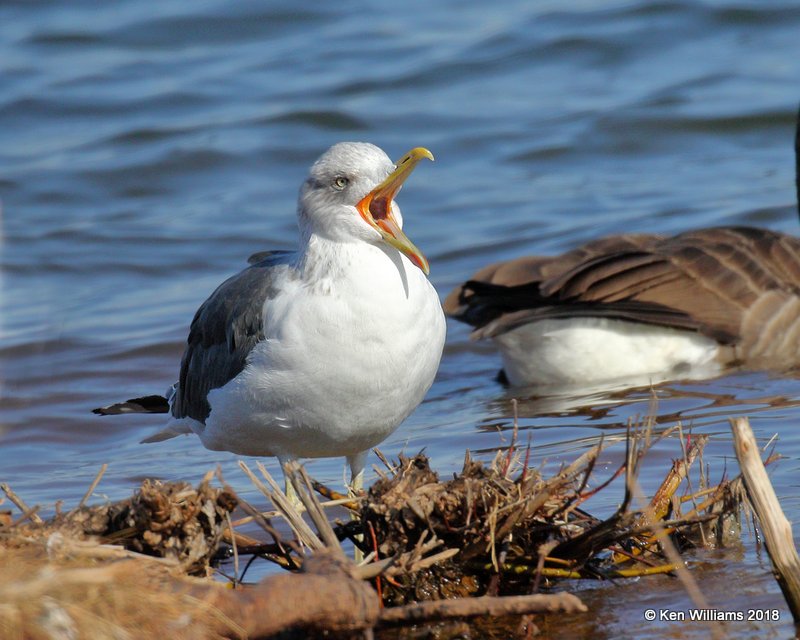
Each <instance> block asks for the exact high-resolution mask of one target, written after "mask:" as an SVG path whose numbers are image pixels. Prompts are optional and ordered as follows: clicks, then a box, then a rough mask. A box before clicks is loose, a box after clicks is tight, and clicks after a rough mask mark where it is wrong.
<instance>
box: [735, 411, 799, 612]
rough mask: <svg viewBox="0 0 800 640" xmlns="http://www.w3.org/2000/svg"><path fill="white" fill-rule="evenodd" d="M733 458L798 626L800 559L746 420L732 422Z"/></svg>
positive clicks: (738, 419) (784, 595)
mask: <svg viewBox="0 0 800 640" xmlns="http://www.w3.org/2000/svg"><path fill="white" fill-rule="evenodd" d="M731 429H732V431H733V441H734V446H735V447H736V457H737V458H738V459H739V466H740V467H741V469H742V476H743V477H744V486H745V488H746V489H747V495H748V497H749V498H750V503H751V504H752V505H753V510H754V511H755V513H756V515H757V516H758V521H759V523H760V524H761V531H762V532H763V533H764V544H765V546H766V547H767V553H768V554H769V557H770V560H772V566H773V567H774V568H775V573H776V577H777V580H778V584H779V585H780V587H781V591H782V592H783V597H784V598H786V603H787V604H788V605H789V609H790V610H791V612H792V616H793V617H794V620H795V623H798V622H800V558H799V557H798V555H797V549H795V546H794V537H793V536H792V525H791V524H790V523H789V521H788V520H787V519H786V516H785V515H784V513H783V510H782V509H781V505H780V502H778V498H777V496H776V495H775V489H773V487H772V483H771V482H770V481H769V476H768V475H767V472H766V470H765V469H764V465H763V463H762V462H761V457H760V456H759V454H758V444H757V443H756V439H755V436H754V435H753V430H752V429H751V428H750V422H749V420H748V419H747V418H733V419H731Z"/></svg>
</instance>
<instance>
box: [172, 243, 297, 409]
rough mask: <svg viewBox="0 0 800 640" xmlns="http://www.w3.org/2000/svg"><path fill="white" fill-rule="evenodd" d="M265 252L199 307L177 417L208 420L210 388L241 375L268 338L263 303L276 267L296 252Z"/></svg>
mask: <svg viewBox="0 0 800 640" xmlns="http://www.w3.org/2000/svg"><path fill="white" fill-rule="evenodd" d="M262 255H263V258H262V259H261V261H260V262H256V263H254V264H252V265H251V266H250V267H248V268H247V269H245V270H244V271H241V272H240V273H238V274H236V275H235V276H233V277H231V278H228V279H227V280H226V281H225V282H223V283H222V284H221V285H220V286H219V287H217V289H216V290H215V291H214V293H212V294H211V295H210V296H209V297H208V299H207V300H206V301H205V302H204V303H203V304H202V305H200V308H199V309H198V310H197V313H196V314H195V316H194V320H192V325H191V328H190V330H189V338H188V341H187V345H186V350H185V351H184V353H183V359H182V361H181V372H180V377H179V379H178V387H177V389H176V392H175V397H174V399H173V403H172V415H173V416H174V417H175V418H185V417H189V418H194V419H195V420H197V421H199V422H202V423H205V420H206V418H208V414H209V413H210V412H211V407H210V405H209V403H208V399H207V396H208V392H209V391H211V390H212V389H217V388H219V387H222V386H225V384H227V383H228V382H229V381H230V380H232V379H233V378H235V377H236V376H237V375H239V373H241V371H242V370H243V369H244V367H245V364H246V363H247V357H248V356H249V354H250V351H252V349H253V347H254V346H255V345H256V344H257V343H258V342H259V341H260V340H263V339H264V333H263V328H264V325H263V313H264V303H265V302H266V301H267V299H268V298H270V297H272V295H273V290H274V275H275V270H276V268H280V265H282V264H285V263H286V262H287V261H288V257H289V256H290V255H291V254H290V253H289V252H285V251H274V252H269V253H268V254H262Z"/></svg>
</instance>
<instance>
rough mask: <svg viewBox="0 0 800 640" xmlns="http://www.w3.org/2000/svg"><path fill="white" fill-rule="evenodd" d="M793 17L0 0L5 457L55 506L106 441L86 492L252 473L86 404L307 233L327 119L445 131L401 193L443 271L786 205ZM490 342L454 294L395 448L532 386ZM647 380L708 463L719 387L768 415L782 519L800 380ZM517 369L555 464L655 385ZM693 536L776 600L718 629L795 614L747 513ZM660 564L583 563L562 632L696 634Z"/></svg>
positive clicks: (154, 361)
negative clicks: (576, 602) (704, 536)
mask: <svg viewBox="0 0 800 640" xmlns="http://www.w3.org/2000/svg"><path fill="white" fill-rule="evenodd" d="M798 33H800V6H798V5H797V3H795V2H768V1H767V2H760V3H750V4H746V3H734V2H730V1H723V0H716V1H709V2H692V1H686V2H677V1H669V0H667V1H664V2H644V1H642V0H638V1H633V2H610V1H609V2H602V1H600V0H597V1H589V0H583V1H579V0H576V1H574V2H549V1H544V2H536V3H530V2H506V3H490V4H487V3H460V2H439V3H430V2H417V1H414V0H412V1H410V2H404V3H389V4H382V3H364V2H349V1H347V0H345V1H344V2H338V3H324V4H323V3H302V2H297V1H296V0H295V1H293V2H283V3H281V2H272V3H257V2H239V3H229V2H221V1H213V0H205V1H201V2H195V3H184V2H176V1H167V2H160V3H148V2H141V1H133V0H128V1H125V0H123V1H121V2H116V3H107V4H100V5H98V4H97V3H93V2H70V3H67V2H57V1H47V0H42V1H38V2H13V1H12V2H4V3H2V4H0V197H1V198H2V228H1V229H0V231H1V232H2V237H1V238H2V245H1V246H2V289H1V292H2V303H1V304H2V315H1V316H0V323H1V324H0V331H1V332H2V333H1V336H0V359H1V360H0V366H2V372H1V373H2V389H1V390H2V418H1V420H2V422H1V423H0V470H1V471H0V475H1V476H2V477H1V478H0V479H2V480H3V481H7V482H9V483H11V485H12V486H13V487H14V488H15V489H16V491H17V492H18V493H19V494H21V495H22V496H23V497H24V498H25V499H26V500H27V501H28V502H30V503H40V504H42V505H43V507H44V509H45V510H49V509H52V505H53V503H54V502H55V500H57V499H64V500H65V501H66V503H70V502H76V501H77V500H79V499H80V497H81V496H82V495H83V492H84V491H85V490H86V488H87V486H88V484H89V482H90V481H91V479H92V478H93V477H94V475H95V473H96V471H97V469H98V467H99V466H100V465H101V464H102V463H104V462H108V463H109V465H110V469H109V472H108V474H107V476H106V478H105V479H104V480H103V482H102V484H101V485H100V488H99V489H98V492H99V493H100V494H102V495H106V496H108V497H110V498H120V497H123V496H125V495H128V494H129V493H130V491H131V489H132V488H133V487H134V486H135V485H136V483H137V482H138V481H139V480H140V479H141V478H143V477H152V476H158V477H164V478H181V479H189V480H192V481H196V480H197V479H198V478H199V477H200V475H201V474H202V473H203V472H205V471H206V470H208V469H209V468H211V467H213V465H215V464H216V463H217V462H220V463H222V465H223V469H224V471H225V473H226V475H227V477H228V479H229V480H231V481H233V483H234V484H235V485H237V486H238V487H240V488H241V489H242V491H243V493H244V494H245V495H248V496H250V497H252V498H253V499H254V500H257V499H258V498H257V496H255V495H253V494H252V493H250V489H249V483H248V482H247V481H246V480H245V479H244V478H243V477H242V476H241V474H240V473H239V472H238V470H237V469H236V461H235V458H234V456H232V455H226V454H220V453H214V452H210V451H206V450H205V449H203V448H202V446H201V445H200V444H199V442H197V441H196V440H194V439H192V438H179V439H176V440H172V441H170V442H167V443H162V444H160V445H150V446H145V445H139V444H138V441H139V440H140V439H141V438H142V437H144V436H146V435H148V434H149V433H150V432H151V431H153V430H155V429H157V428H158V427H159V426H160V424H161V419H160V418H159V417H152V416H151V417H148V416H144V417H141V416H128V417H123V418H120V419H117V420H111V419H101V418H98V417H96V416H93V415H91V414H90V413H89V411H90V409H91V408H92V407H95V406H97V405H100V404H106V403H109V402H112V401H115V400H118V399H121V398H127V397H131V396H133V395H143V394H149V393H154V392H162V391H163V390H164V389H166V387H167V386H168V385H169V384H171V383H172V382H173V381H174V379H175V377H176V375H177V367H178V362H179V358H180V354H181V352H182V348H183V343H184V341H185V338H186V333H187V327H188V323H189V321H190V320H191V318H192V315H193V313H194V311H195V309H196V308H197V306H198V305H199V304H200V303H201V302H202V301H203V300H204V299H205V297H206V296H207V295H208V294H209V293H210V291H211V290H213V288H214V287H215V286H216V285H217V284H218V283H219V282H220V281H221V280H222V279H224V278H225V277H227V276H228V275H230V274H232V273H234V272H235V271H237V270H239V269H240V268H241V267H242V266H243V265H244V264H245V260H246V258H247V256H248V255H249V254H250V253H252V252H255V251H259V250H263V249H268V248H280V249H286V248H292V247H293V246H294V245H295V242H296V225H295V218H294V208H295V200H296V194H297V188H298V186H299V184H300V181H301V180H302V179H303V177H304V176H305V173H306V171H307V168H308V166H309V165H310V163H311V162H312V161H313V160H314V159H315V158H316V157H317V156H318V155H319V154H320V153H321V152H322V151H324V150H325V149H326V148H327V147H328V146H329V145H330V144H332V143H334V142H336V141H340V140H352V139H356V140H369V141H372V142H374V143H376V144H378V145H380V146H382V147H383V148H384V149H385V150H387V152H388V153H389V154H390V155H391V156H393V157H399V155H400V154H401V153H403V152H404V151H406V150H407V149H408V148H410V147H412V146H417V145H424V146H426V147H429V148H430V149H432V150H433V151H434V153H435V154H436V157H437V162H436V163H435V164H432V165H425V166H423V167H420V169H419V170H418V171H417V172H416V173H415V174H414V176H413V178H412V179H411V180H410V182H409V184H408V185H407V187H406V189H405V190H404V191H403V194H402V197H401V198H400V202H401V203H402V205H403V210H404V213H405V218H406V229H407V231H408V233H409V235H410V237H411V238H412V239H413V240H414V241H415V243H416V244H417V245H418V246H419V247H421V248H422V249H423V250H424V251H425V253H426V254H427V256H428V258H429V259H430V262H431V265H432V274H431V278H432V280H433V282H434V284H435V285H436V287H437V288H438V290H439V292H440V294H442V295H444V294H446V292H447V291H449V289H450V288H451V287H452V286H454V285H455V284H456V283H458V282H460V281H461V280H463V279H464V278H466V277H467V276H468V275H469V274H470V273H472V272H473V271H474V270H476V269H477V268H478V267H480V266H482V265H485V264H487V263H489V262H493V261H497V260H501V259H508V258H512V257H515V256H519V255H524V254H527V253H534V252H536V253H552V252H557V251H562V250H565V249H568V248H570V247H573V246H575V245H576V244H577V243H579V242H582V241H585V240H588V239H590V238H594V237H597V236H599V235H602V234H608V233H615V232H621V231H659V232H664V233H669V232H676V231H679V230H683V229H686V228H690V227H698V226H706V225H714V224H729V223H736V224H739V223H741V224H754V225H762V226H767V227H770V228H773V229H777V230H781V231H786V232H791V233H795V232H797V225H798V221H797V212H796V209H795V202H794V200H795V196H794V158H793V152H792V137H793V127H794V117H795V113H796V110H797V103H798V100H800V82H799V80H800V38H799V37H798ZM498 368H499V358H498V357H497V355H496V354H495V353H494V352H493V350H492V349H491V347H489V346H487V345H482V344H474V343H470V342H469V340H468V331H467V329H466V328H465V327H463V326H460V325H456V324H454V323H453V324H451V325H450V326H449V336H448V345H447V349H446V352H445V356H444V359H443V362H442V367H441V370H440V374H439V377H438V378H437V380H436V382H435V384H434V386H433V388H432V390H431V392H430V393H429V395H428V398H427V400H426V401H425V403H424V404H423V405H422V406H421V407H420V408H419V409H418V410H417V411H416V413H414V414H413V416H412V417H410V418H409V419H408V420H407V421H406V422H405V424H404V425H403V426H402V427H401V428H400V429H399V430H398V431H397V432H396V433H395V434H394V435H393V436H392V437H391V438H390V439H389V440H388V441H387V442H386V443H384V445H383V447H382V448H383V450H384V451H385V452H386V453H387V454H389V455H392V456H393V455H396V454H397V453H399V452H401V451H403V450H405V451H407V452H416V451H417V450H419V449H421V448H425V449H426V451H427V452H428V454H429V455H430V456H431V457H432V459H433V461H434V465H435V466H436V467H437V468H438V469H439V470H441V471H442V472H450V471H452V470H454V469H456V468H458V467H459V465H460V462H461V459H462V457H463V454H464V450H465V448H470V449H471V450H472V451H478V452H480V453H481V455H484V456H485V457H489V456H490V455H491V451H492V450H493V449H494V448H496V447H498V446H501V445H502V444H504V443H505V442H507V440H508V432H507V429H508V427H509V426H510V425H511V423H512V421H513V418H512V413H513V412H512V407H511V405H512V403H511V400H512V398H514V397H517V396H520V395H521V394H519V393H515V392H511V391H507V390H505V389H504V388H503V387H501V386H500V385H499V384H498V383H497V382H495V380H494V375H495V373H496V371H497V369H498ZM658 395H659V398H660V400H659V404H658V413H659V415H660V421H661V423H662V424H664V425H669V424H673V423H674V422H675V421H676V420H680V421H682V423H683V424H684V425H685V426H686V427H687V428H688V426H690V425H693V427H694V429H695V431H701V432H704V433H709V434H712V436H713V437H712V442H711V444H710V445H709V447H708V449H707V452H706V458H705V460H706V462H707V463H708V464H709V465H710V467H711V469H712V473H714V474H716V477H720V476H721V475H722V473H723V472H724V470H725V468H726V465H727V468H728V469H730V467H731V466H732V464H733V463H732V462H730V457H731V455H732V451H731V447H730V435H729V429H728V424H727V418H728V417H729V416H733V415H749V416H751V418H752V421H753V425H754V427H755V429H756V432H757V434H758V436H759V437H760V438H763V439H764V441H766V440H767V439H768V438H769V437H771V436H772V435H773V434H777V435H778V443H777V448H778V450H779V451H780V452H781V453H782V454H783V455H784V456H786V459H784V460H783V461H782V462H780V463H779V464H778V465H777V467H776V468H775V469H774V470H773V472H772V477H773V480H774V482H775V485H776V488H777V491H778V494H779V496H780V497H781V499H782V501H783V504H784V507H785V508H786V510H787V512H788V515H789V517H790V518H792V519H794V520H797V519H798V517H799V516H800V501H798V497H797V496H798V489H797V487H798V480H797V478H798V466H799V465H798V456H799V455H800V429H798V424H800V408H799V407H798V406H797V405H798V401H799V400H800V382H798V380H796V379H794V378H792V377H788V376H784V377H781V376H774V375H767V374H763V373H738V374H736V375H731V376H727V377H725V378H722V379H719V380H713V381H708V382H694V383H687V384H672V385H667V386H664V387H662V388H659V389H658ZM519 399H520V401H521V402H520V408H519V411H520V417H519V424H520V427H521V428H522V431H523V435H524V437H525V438H527V437H528V434H531V438H532V442H533V445H534V447H535V449H534V452H535V453H534V457H535V458H536V463H537V464H538V463H539V462H541V460H542V459H543V458H547V460H548V461H549V464H552V465H556V464H558V463H559V462H560V461H562V460H569V459H571V458H572V457H574V456H575V455H577V454H578V453H579V452H581V451H583V450H585V449H586V448H587V447H588V446H591V445H592V444H593V443H594V442H596V439H597V437H598V435H599V434H600V433H605V434H607V435H608V434H619V433H622V432H623V431H624V425H625V423H626V421H627V420H628V419H629V418H631V417H635V416H637V415H642V414H644V413H646V412H647V409H648V404H649V402H650V400H649V395H648V393H646V392H635V393H631V394H620V395H619V397H617V398H615V401H613V402H612V401H610V400H609V399H608V398H606V397H603V396H599V395H598V396H593V397H587V398H583V399H580V400H578V399H575V398H567V399H566V402H555V401H552V400H542V399H539V400H530V399H526V398H524V397H520V398H519ZM587 406H588V407H589V408H588V409H587V408H586V407H587ZM679 450H680V447H679V446H678V444H677V442H676V441H675V440H674V439H672V440H667V441H665V442H662V443H660V444H659V445H658V446H657V447H656V448H655V449H654V451H653V452H652V454H651V456H650V459H649V461H648V464H647V466H646V469H645V471H644V475H643V477H642V481H643V484H644V485H645V488H646V489H651V490H652V488H653V487H654V486H655V485H656V484H657V483H658V481H659V480H660V478H661V477H662V476H663V474H664V472H665V471H666V469H667V467H668V465H669V461H670V459H671V458H672V457H674V456H677V455H678V452H679ZM619 455H621V452H617V453H614V452H612V453H609V458H608V462H607V464H606V465H605V466H603V468H601V469H599V471H598V473H599V474H600V476H601V477H604V476H603V475H602V474H603V473H604V472H605V470H610V469H612V468H613V467H614V466H615V461H618V456H619ZM269 462H270V465H271V468H273V469H275V470H277V465H276V464H275V463H274V461H269ZM372 462H374V459H373V460H372ZM309 468H310V470H311V471H312V473H313V474H314V475H315V476H317V477H319V478H320V479H323V480H328V481H331V482H334V483H336V482H338V481H339V480H340V479H341V477H342V473H343V471H342V462H341V461H339V460H318V461H312V462H310V464H309ZM620 497H621V494H620V493H619V492H614V491H608V492H606V493H605V494H601V496H599V497H598V502H597V504H596V508H597V509H599V510H600V511H601V512H602V511H603V509H605V510H606V511H608V510H609V509H610V508H612V507H613V506H614V505H615V504H616V502H618V501H619V499H620ZM696 564H697V567H698V569H699V580H700V586H701V588H703V590H704V592H705V593H706V594H707V597H708V598H709V599H710V600H711V601H712V602H713V603H715V604H717V605H719V606H722V604H723V603H725V602H726V601H728V602H730V603H731V604H730V606H731V607H734V608H738V609H741V608H743V607H746V606H750V605H751V604H754V603H758V604H763V605H764V606H769V607H779V608H780V609H781V612H782V621H781V622H775V623H759V624H749V625H748V624H735V625H732V626H729V627H728V628H727V632H728V633H729V635H732V636H738V637H749V636H750V635H752V634H753V633H758V634H761V635H763V636H765V637H781V636H785V635H787V634H788V633H789V632H790V630H791V625H790V616H789V612H788V609H787V608H786V607H785V605H784V604H783V601H782V598H781V596H780V593H779V591H778V588H777V586H776V585H775V584H774V581H773V579H772V577H771V575H770V573H769V563H768V560H767V559H766V557H765V556H762V555H760V554H758V553H757V552H756V551H754V545H753V543H752V540H751V539H750V538H748V537H746V539H745V545H744V547H743V548H742V549H741V550H739V551H736V552H731V553H730V554H729V555H725V556H723V559H722V560H720V558H719V557H718V556H713V557H709V555H708V554H705V555H701V556H698V558H697V561H696ZM732 581H733V582H732ZM730 584H736V585H737V591H736V592H733V593H732V592H731V590H730V588H729V585H730ZM648 585H649V586H648V587H647V589H648V591H647V598H645V597H644V596H643V595H642V585H639V584H637V583H631V584H629V585H627V586H626V587H624V589H625V590H617V589H608V588H604V587H603V586H602V585H599V586H598V585H589V586H587V585H576V588H577V589H579V590H581V595H582V597H584V598H585V599H586V600H587V601H588V602H589V603H590V604H591V606H592V607H593V609H595V611H602V612H603V615H602V616H596V617H594V618H593V619H592V620H591V621H588V620H584V621H582V622H581V621H578V624H579V625H580V628H579V629H577V630H576V631H575V632H576V633H578V634H579V635H581V634H583V635H592V636H593V637H605V636H609V637H612V636H619V635H625V634H628V633H634V634H635V635H637V636H650V637H674V636H675V635H676V634H683V635H685V636H687V637H698V638H699V637H705V632H706V630H705V628H704V627H701V626H694V627H693V626H691V625H684V626H681V627H679V626H676V625H674V624H667V623H646V622H645V621H644V620H643V619H642V610H643V608H644V604H643V603H644V601H645V600H647V601H648V602H650V601H657V600H658V598H662V600H660V601H661V602H664V603H665V605H666V604H669V606H673V607H676V608H681V607H682V608H684V609H685V608H686V607H688V606H689V605H688V599H687V597H686V596H685V594H684V593H683V591H682V589H681V588H680V587H679V586H676V583H674V582H673V581H669V580H668V579H663V580H661V579H654V580H653V581H651V582H648ZM725 587H727V589H726V588H725ZM626 594H627V595H626ZM648 599H649V600H648ZM639 600H641V602H640V601H639ZM551 633H553V634H555V635H557V633H556V632H555V631H551Z"/></svg>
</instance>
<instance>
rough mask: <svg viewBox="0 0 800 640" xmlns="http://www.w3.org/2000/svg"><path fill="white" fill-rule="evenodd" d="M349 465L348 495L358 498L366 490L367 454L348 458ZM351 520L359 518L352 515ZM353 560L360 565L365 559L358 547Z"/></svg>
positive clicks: (360, 539) (359, 539) (359, 453)
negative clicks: (365, 470)
mask: <svg viewBox="0 0 800 640" xmlns="http://www.w3.org/2000/svg"><path fill="white" fill-rule="evenodd" d="M347 463H348V464H349V465H350V485H349V486H348V487H347V493H348V495H350V496H353V497H356V496H358V495H360V494H361V491H362V489H363V488H364V466H365V465H366V463H367V452H366V451H359V452H358V453H356V454H355V455H352V456H347ZM350 519H351V520H357V519H358V516H356V515H355V514H354V513H352V512H351V513H350ZM363 539H364V536H358V541H359V542H361V541H362V540H363ZM353 559H354V560H355V561H356V562H357V563H358V562H361V561H362V560H363V559H364V554H363V553H362V552H361V549H359V548H358V547H356V548H355V550H354V551H353Z"/></svg>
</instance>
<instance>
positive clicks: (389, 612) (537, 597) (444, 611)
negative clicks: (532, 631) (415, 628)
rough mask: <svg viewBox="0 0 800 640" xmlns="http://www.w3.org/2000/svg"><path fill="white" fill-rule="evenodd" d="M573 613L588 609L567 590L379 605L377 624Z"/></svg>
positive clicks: (388, 624) (387, 624)
mask: <svg viewBox="0 0 800 640" xmlns="http://www.w3.org/2000/svg"><path fill="white" fill-rule="evenodd" d="M556 611H561V612H564V613H577V612H581V613H583V612H585V611H588V608H587V607H586V605H584V604H583V602H581V601H580V599H579V598H578V597H577V596H574V595H572V594H571V593H555V594H551V595H542V594H534V595H527V596H506V597H502V598H493V597H490V596H483V597H481V598H462V599H460V600H429V601H427V602H418V603H415V604H409V605H405V606H402V607H394V608H392V609H383V610H382V611H381V613H380V616H379V617H378V625H379V626H394V625H399V624H409V623H413V622H424V621H428V620H448V619H452V618H464V617H473V616H492V617H496V616H510V615H522V614H525V613H537V612H550V613H553V612H556Z"/></svg>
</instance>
